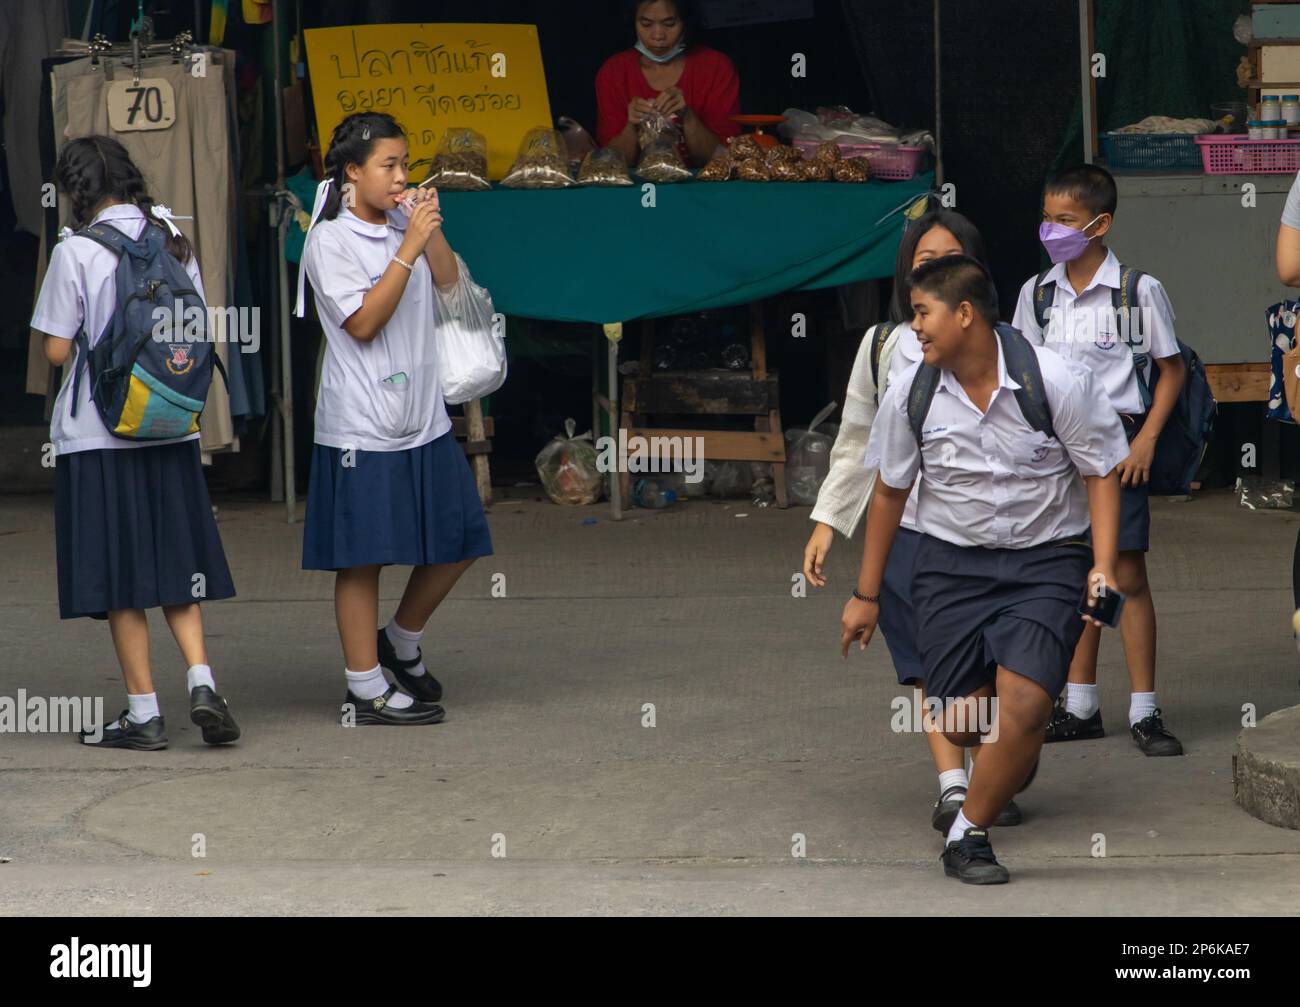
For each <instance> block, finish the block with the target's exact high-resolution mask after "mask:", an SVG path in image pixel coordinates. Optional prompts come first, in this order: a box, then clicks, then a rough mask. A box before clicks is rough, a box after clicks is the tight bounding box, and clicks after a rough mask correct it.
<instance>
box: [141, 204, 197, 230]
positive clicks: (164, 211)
mask: <svg viewBox="0 0 1300 1007" xmlns="http://www.w3.org/2000/svg"><path fill="white" fill-rule="evenodd" d="M149 212H150V213H152V214H153V215H154V216H155V217H157V218H158V219H159V220H161V221H162V222H163V223H164V224H166V225H167V229H168V230H169V231H171V232H172V237H173V238H179V237H180V236H181V231H180V228H179V227H177V226H176V225H175V224H173V223H172V221H174V220H193V219H194V218H193V217H178V216H176V215H175V214H174V213H172V211H171V207H169V206H163V205H162V204H161V203H154V205H153V206H152V207H151V208H150V210H149Z"/></svg>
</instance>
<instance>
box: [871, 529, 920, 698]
mask: <svg viewBox="0 0 1300 1007" xmlns="http://www.w3.org/2000/svg"><path fill="white" fill-rule="evenodd" d="M920 544H921V533H920V532H916V531H912V530H911V529H909V528H899V529H898V534H897V535H896V536H895V537H894V548H892V549H890V550H889V559H887V560H886V561H885V579H884V581H883V583H882V584H881V585H880V628H881V630H882V631H883V632H884V634H885V645H886V646H887V647H888V648H889V656H890V657H891V658H893V661H894V672H895V673H896V674H897V675H898V684H899V685H920V684H921V683H922V682H924V681H925V668H924V666H923V665H922V664H921V651H920V650H919V649H918V647H917V645H916V617H915V616H914V615H913V614H912V568H913V567H914V566H916V549H917V546H919V545H920Z"/></svg>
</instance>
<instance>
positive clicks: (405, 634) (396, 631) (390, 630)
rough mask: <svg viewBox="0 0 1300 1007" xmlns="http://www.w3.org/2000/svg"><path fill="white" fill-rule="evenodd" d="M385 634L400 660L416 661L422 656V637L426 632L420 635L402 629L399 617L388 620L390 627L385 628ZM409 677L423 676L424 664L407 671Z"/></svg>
mask: <svg viewBox="0 0 1300 1007" xmlns="http://www.w3.org/2000/svg"><path fill="white" fill-rule="evenodd" d="M384 632H385V633H387V634H388V642H389V643H391V644H392V645H393V650H394V651H395V652H396V654H397V656H398V658H400V659H401V660H403V661H414V660H415V659H416V658H417V657H419V656H420V637H422V636H424V630H421V631H420V632H418V633H412V632H411V631H410V630H409V629H402V627H401V626H399V625H397V617H396V616H394V617H393V618H391V619H389V620H388V625H387V626H385V627H384ZM405 670H406V673H407V674H408V675H423V674H424V670H425V669H424V662H423V661H421V662H420V663H419V664H417V665H415V666H414V667H411V668H407V669H405Z"/></svg>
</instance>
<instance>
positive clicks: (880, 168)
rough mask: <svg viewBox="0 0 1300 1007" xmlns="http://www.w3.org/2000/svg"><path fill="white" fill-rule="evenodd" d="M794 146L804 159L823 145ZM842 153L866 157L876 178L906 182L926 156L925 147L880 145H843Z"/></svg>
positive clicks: (801, 143)
mask: <svg viewBox="0 0 1300 1007" xmlns="http://www.w3.org/2000/svg"><path fill="white" fill-rule="evenodd" d="M794 145H795V146H796V147H798V148H799V149H800V150H801V151H803V155H804V157H812V155H813V153H814V152H815V151H816V150H817V148H818V147H819V146H821V144H820V143H819V142H818V141H817V140H795V142H794ZM839 148H840V153H841V154H843V155H844V156H845V157H865V158H866V159H867V160H868V161H870V162H871V173H872V175H874V176H875V177H876V178H887V179H890V180H891V181H896V182H904V181H906V180H907V179H909V178H911V177H912V176H913V175H915V174H916V172H917V169H918V168H919V167H920V165H921V158H922V156H923V155H924V154H925V152H926V151H925V148H924V147H902V146H899V147H894V146H885V145H884V144H879V143H841V144H839Z"/></svg>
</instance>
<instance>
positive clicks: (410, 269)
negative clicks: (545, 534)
mask: <svg viewBox="0 0 1300 1007" xmlns="http://www.w3.org/2000/svg"><path fill="white" fill-rule="evenodd" d="M325 168H326V177H325V179H324V180H323V181H322V182H321V184H320V186H319V188H318V189H317V193H316V206H315V210H314V211H313V214H314V215H313V219H312V225H311V227H310V228H309V229H308V235H307V242H306V246H305V248H304V250H303V269H302V271H301V272H300V274H299V281H298V284H299V285H298V294H299V298H298V308H297V313H298V315H299V317H301V316H302V314H303V300H302V294H303V276H304V275H305V276H306V277H307V278H308V279H310V280H311V285H312V289H313V290H314V291H315V293H316V308H317V313H318V314H319V316H320V321H321V326H322V327H323V329H324V331H325V339H326V350H325V362H324V369H323V371H322V374H321V386H320V393H319V397H318V399H317V403H316V434H315V449H314V452H313V454H312V465H311V482H310V486H309V488H308V492H307V518H306V525H305V528H304V533H303V569H306V570H333V571H335V573H336V575H335V582H334V611H335V617H336V619H337V622H338V630H339V638H340V640H341V642H342V645H343V659H344V662H345V665H346V667H345V674H346V677H347V693H346V696H345V699H344V707H343V712H344V718H345V721H348V719H349V716H351V718H352V720H351V721H350V722H355V723H356V724H391V725H418V724H436V723H438V722H439V721H441V720H442V719H443V716H444V711H443V708H442V707H441V706H440V705H439V703H438V701H439V700H440V699H441V698H442V686H441V685H440V684H439V683H438V681H437V679H435V678H434V677H433V675H432V674H431V673H430V672H429V671H428V670H427V669H426V668H425V666H424V663H423V660H422V655H421V651H420V637H421V635H422V633H423V632H424V627H425V624H426V623H427V622H428V621H429V618H430V616H432V614H433V612H434V609H436V608H437V607H438V605H439V603H441V601H442V600H443V598H445V597H446V596H447V594H448V592H450V591H451V589H452V587H453V586H454V585H455V583H456V581H457V580H458V579H459V578H460V576H461V574H463V573H464V572H465V570H466V569H468V568H469V566H470V564H471V563H473V561H474V560H475V559H476V558H478V557H480V556H490V555H491V554H492V539H491V536H490V534H489V532H488V525H487V518H486V516H485V515H484V513H483V507H482V504H481V503H480V502H479V497H478V491H477V489H476V488H475V485H474V480H473V477H472V476H471V475H470V471H469V465H468V463H467V462H466V460H465V454H464V452H463V451H462V450H461V448H460V446H459V445H458V444H457V443H456V440H455V437H454V435H453V434H452V432H451V420H450V418H449V417H448V416H447V409H446V406H445V405H444V404H443V398H442V390H441V386H440V382H439V374H438V317H439V314H440V311H441V310H442V305H443V304H444V303H446V302H447V301H448V299H450V298H453V297H457V296H460V295H462V294H463V293H464V292H465V290H466V287H465V285H467V284H469V283H470V282H471V281H470V276H469V271H468V270H467V269H466V267H465V263H464V261H463V260H462V259H461V258H460V256H458V255H457V254H456V253H455V252H453V251H452V249H451V246H450V245H448V243H447V239H446V237H445V236H444V235H443V233H442V214H441V213H440V212H439V208H438V199H437V194H436V193H434V192H425V191H423V190H408V189H407V187H406V180H407V143H406V136H405V134H404V133H403V132H402V129H401V127H400V126H398V124H397V122H396V121H395V120H394V119H393V118H392V116H389V115H383V114H379V113H372V112H366V113H357V114H355V115H350V116H348V117H347V118H346V119H344V120H343V121H342V122H341V123H339V125H338V127H337V128H336V129H335V130H334V136H333V139H332V141H331V143H330V148H329V152H328V154H327V155H326V158H325ZM390 564H399V565H402V566H410V567H413V568H414V569H413V570H412V571H411V575H410V578H409V579H408V580H407V583H406V590H405V592H404V593H403V595H402V600H401V603H400V604H399V605H398V607H397V611H396V613H395V614H394V615H393V617H392V618H391V619H390V620H389V622H388V625H387V626H386V627H384V628H382V629H379V630H378V632H376V624H377V623H378V620H379V571H380V570H381V568H382V567H384V566H387V565H390ZM384 669H387V670H388V671H389V672H390V673H391V674H392V676H393V679H394V683H395V684H392V685H390V684H389V683H388V682H387V681H386V679H385V678H384Z"/></svg>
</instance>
